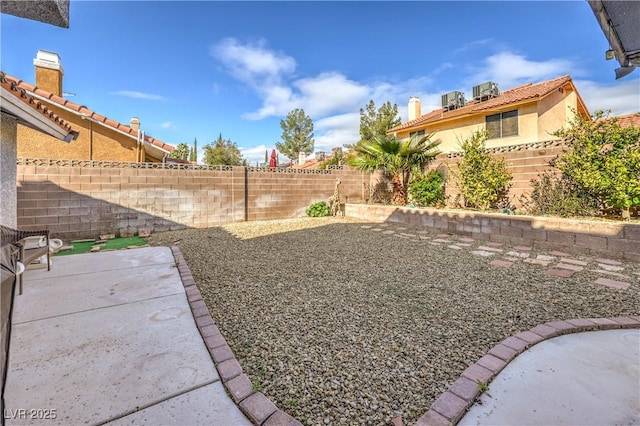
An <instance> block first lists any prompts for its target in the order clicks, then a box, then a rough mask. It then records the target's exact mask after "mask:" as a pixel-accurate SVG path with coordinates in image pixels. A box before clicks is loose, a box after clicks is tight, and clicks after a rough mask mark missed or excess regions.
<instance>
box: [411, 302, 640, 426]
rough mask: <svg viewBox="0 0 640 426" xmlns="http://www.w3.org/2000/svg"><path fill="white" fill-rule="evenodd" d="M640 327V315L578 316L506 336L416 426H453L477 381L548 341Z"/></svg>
mask: <svg viewBox="0 0 640 426" xmlns="http://www.w3.org/2000/svg"><path fill="white" fill-rule="evenodd" d="M622 328H640V315H637V316H628V317H613V318H589V319H585V318H575V319H569V320H565V321H551V322H547V323H544V324H540V325H537V326H535V327H533V328H532V329H530V330H528V331H523V332H520V333H518V334H516V335H514V336H510V337H507V338H506V339H504V340H503V341H502V342H500V343H498V344H497V345H495V346H494V347H493V348H491V349H490V350H489V351H488V352H487V353H486V354H485V355H484V356H483V357H482V358H480V359H479V360H478V361H477V362H476V363H475V364H472V365H471V366H469V367H468V368H467V369H466V370H465V371H464V372H463V373H462V375H461V376H460V378H459V379H458V380H457V381H455V382H454V383H453V384H452V385H451V386H450V387H449V390H447V391H446V392H445V393H443V394H442V395H440V397H439V398H438V399H437V400H436V401H435V402H434V403H433V404H432V405H431V408H429V410H428V411H427V412H426V413H425V414H424V415H423V416H422V417H420V418H419V419H418V421H417V422H416V423H415V426H453V425H455V424H457V423H458V422H459V421H460V419H461V418H462V417H463V416H464V414H465V413H466V412H467V410H468V409H469V408H470V407H471V406H472V405H473V404H474V403H475V401H476V398H477V397H478V394H479V391H478V389H477V384H476V380H482V381H483V382H487V383H489V382H490V381H491V380H493V379H494V378H495V377H496V376H497V375H498V373H500V371H502V369H503V368H504V367H506V366H507V364H509V362H511V361H513V360H514V359H515V358H516V357H517V356H518V355H520V354H521V353H523V352H524V351H525V350H527V349H529V348H530V347H532V346H533V345H536V344H538V343H540V342H543V341H545V340H548V339H551V338H554V337H558V336H561V335H564V334H572V333H580V332H585V331H598V330H611V329H622Z"/></svg>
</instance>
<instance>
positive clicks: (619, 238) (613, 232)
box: [346, 204, 640, 261]
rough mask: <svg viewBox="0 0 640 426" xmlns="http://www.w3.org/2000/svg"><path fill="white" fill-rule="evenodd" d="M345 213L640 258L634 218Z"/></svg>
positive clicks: (355, 208) (398, 210)
mask: <svg viewBox="0 0 640 426" xmlns="http://www.w3.org/2000/svg"><path fill="white" fill-rule="evenodd" d="M346 215H347V216H350V217H354V218H358V219H364V220H369V221H374V222H391V223H403V224H408V225H412V226H417V227H423V228H432V229H437V230H439V231H440V232H443V233H452V234H458V235H463V236H468V237H472V238H477V239H484V240H491V241H495V242H500V243H509V244H513V245H526V246H533V247H535V248H551V249H558V250H563V251H570V252H585V251H588V252H591V253H594V254H599V255H603V256H606V255H611V254H613V255H616V256H619V257H625V258H628V259H631V260H636V261H640V223H625V222H605V221H596V220H593V221H589V220H583V219H580V220H577V219H563V218H553V217H534V216H510V215H504V214H498V213H481V212H473V211H464V210H463V211H453V210H436V209H429V208H415V209H412V208H409V207H395V206H382V205H360V204H349V205H347V208H346Z"/></svg>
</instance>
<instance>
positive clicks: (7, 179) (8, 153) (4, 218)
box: [0, 114, 17, 228]
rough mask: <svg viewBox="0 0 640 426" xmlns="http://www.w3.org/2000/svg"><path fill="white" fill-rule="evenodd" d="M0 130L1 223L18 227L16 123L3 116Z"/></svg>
mask: <svg viewBox="0 0 640 426" xmlns="http://www.w3.org/2000/svg"><path fill="white" fill-rule="evenodd" d="M1 121H2V125H1V126H2V127H1V128H0V223H1V224H3V225H5V226H9V227H11V228H15V227H16V225H17V218H16V213H17V191H16V133H17V132H16V130H17V123H16V121H15V120H14V119H13V118H11V117H9V116H7V115H5V114H2V120H1Z"/></svg>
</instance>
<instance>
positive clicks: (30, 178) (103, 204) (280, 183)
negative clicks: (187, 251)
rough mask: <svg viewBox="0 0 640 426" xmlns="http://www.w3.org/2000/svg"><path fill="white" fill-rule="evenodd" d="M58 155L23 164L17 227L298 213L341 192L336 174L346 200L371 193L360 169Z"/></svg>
mask: <svg viewBox="0 0 640 426" xmlns="http://www.w3.org/2000/svg"><path fill="white" fill-rule="evenodd" d="M55 161H56V162H55V164H51V160H46V159H45V160H29V159H26V160H23V163H24V165H23V164H21V165H19V166H18V170H17V176H18V178H17V184H18V191H17V192H18V226H20V227H21V228H25V229H41V228H42V227H47V228H48V229H49V230H50V231H51V232H52V234H53V235H54V236H55V237H56V238H63V239H66V238H74V239H75V238H89V237H94V236H95V235H96V234H97V233H106V232H109V233H112V232H115V233H118V232H119V230H122V229H126V228H148V229H150V230H151V231H152V232H160V231H167V230H172V229H180V228H187V227H189V228H207V227H211V226H216V225H221V224H225V223H231V222H241V221H245V220H273V219H284V218H291V217H299V216H303V215H304V214H305V210H306V208H307V207H308V206H309V204H311V203H312V202H315V201H319V200H327V199H328V197H329V196H331V195H332V194H333V193H334V191H335V185H336V178H339V179H340V181H341V182H342V185H341V191H340V193H341V200H343V201H347V200H350V201H361V200H362V199H364V198H365V188H366V185H365V184H368V183H369V175H368V174H366V175H365V174H363V173H361V172H358V171H353V170H335V171H326V172H323V173H302V172H298V171H296V173H292V172H291V171H289V170H275V171H266V170H264V169H254V168H245V167H232V168H229V169H224V170H219V169H215V168H214V169H212V170H199V169H198V170H186V169H169V168H167V169H162V168H158V169H156V168H149V169H147V168H140V169H138V168H130V167H129V168H127V167H124V168H123V167H96V166H95V165H88V166H86V167H79V166H66V165H67V162H66V161H62V162H61V163H62V164H60V162H59V161H58V160H55ZM30 162H33V163H35V164H30ZM40 163H42V164H40ZM68 163H69V164H73V162H72V161H69V162H68Z"/></svg>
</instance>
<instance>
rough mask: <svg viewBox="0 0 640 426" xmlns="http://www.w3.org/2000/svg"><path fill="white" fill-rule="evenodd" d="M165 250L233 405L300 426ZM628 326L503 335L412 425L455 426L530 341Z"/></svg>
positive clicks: (625, 321) (632, 323) (569, 323)
mask: <svg viewBox="0 0 640 426" xmlns="http://www.w3.org/2000/svg"><path fill="white" fill-rule="evenodd" d="M171 252H172V254H173V257H174V259H175V260H176V266H177V268H178V272H179V273H180V277H181V281H182V284H183V286H184V289H185V293H186V295H187V300H188V301H189V305H190V307H191V311H192V313H193V317H194V319H195V321H196V325H197V327H198V331H199V332H200V334H201V335H202V338H203V340H204V342H205V344H206V346H207V350H208V351H209V354H210V356H211V359H212V361H213V362H214V364H215V366H216V369H217V370H218V373H219V375H220V379H221V381H222V383H223V384H224V386H225V389H226V391H227V393H228V394H229V395H230V396H231V399H232V400H233V401H234V403H235V404H236V405H237V406H238V408H239V409H240V410H241V411H242V412H243V413H244V414H245V415H246V416H247V417H248V418H249V419H250V420H251V421H252V422H253V423H254V424H256V425H259V426H262V425H264V426H275V425H279V426H280V425H281V426H302V423H301V422H300V421H298V420H296V419H295V418H293V417H292V416H291V415H289V414H287V413H286V412H284V411H283V410H281V409H279V408H278V407H277V406H276V405H275V404H274V403H273V402H272V401H270V400H269V399H268V398H267V397H266V396H265V395H264V394H262V393H261V392H255V391H254V390H253V389H252V386H251V381H250V380H249V377H248V376H247V375H246V374H244V373H243V371H242V366H241V365H240V363H239V362H238V360H237V359H236V357H235V355H234V354H233V351H232V350H231V348H230V347H229V346H228V345H227V342H226V340H225V339H224V337H223V336H222V334H221V333H220V330H219V329H218V327H217V326H216V324H215V322H214V321H213V318H212V317H211V314H210V313H209V309H208V308H207V306H206V304H205V302H204V300H203V299H202V296H201V294H200V290H198V288H197V287H196V283H195V280H194V278H193V275H192V274H191V270H190V269H189V266H188V265H187V263H186V261H185V259H184V257H183V256H182V252H181V251H180V248H179V247H177V246H171ZM630 328H640V315H637V316H621V317H611V318H588V319H586V318H573V319H568V320H556V321H550V322H546V323H544V324H539V325H537V326H535V327H533V328H531V329H529V330H526V331H522V332H519V333H517V334H515V335H513V336H509V337H507V338H505V339H504V340H502V341H501V342H500V343H498V344H497V345H495V346H494V347H493V348H491V349H490V350H489V351H487V353H486V354H485V355H484V356H482V357H481V358H480V359H479V360H478V361H477V362H475V363H474V364H472V365H470V366H469V367H468V368H467V369H466V370H465V371H464V372H463V373H462V375H461V376H460V378H459V379H458V380H457V381H456V382H454V383H453V384H452V385H451V386H450V387H449V389H448V390H447V391H446V392H444V393H443V394H442V395H440V397H439V398H438V399H437V400H436V401H435V402H434V403H433V404H432V405H431V407H430V408H429V410H428V411H427V412H426V413H425V414H424V415H422V416H421V417H420V418H419V419H418V421H417V422H416V423H415V426H453V425H456V424H457V423H458V422H459V421H460V419H461V418H462V417H463V415H464V414H465V413H466V412H467V411H468V410H469V408H470V407H471V406H472V405H473V404H474V403H475V401H476V399H477V397H478V391H477V388H476V380H482V381H483V382H486V383H490V382H491V381H492V380H493V379H494V378H495V377H496V376H497V375H498V373H500V371H502V370H503V369H504V368H505V367H506V366H507V365H508V364H509V363H510V362H511V361H513V360H514V359H515V358H516V357H517V356H518V355H520V354H521V353H523V352H524V351H525V350H527V349H529V348H530V347H532V346H533V345H536V344H538V343H540V342H543V341H545V340H548V339H551V338H554V337H558V336H561V335H565V334H572V333H580V332H586V331H598V330H611V329H630ZM392 422H393V424H394V425H395V424H399V425H401V424H402V419H401V418H399V417H396V418H394V419H393V421H392Z"/></svg>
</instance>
